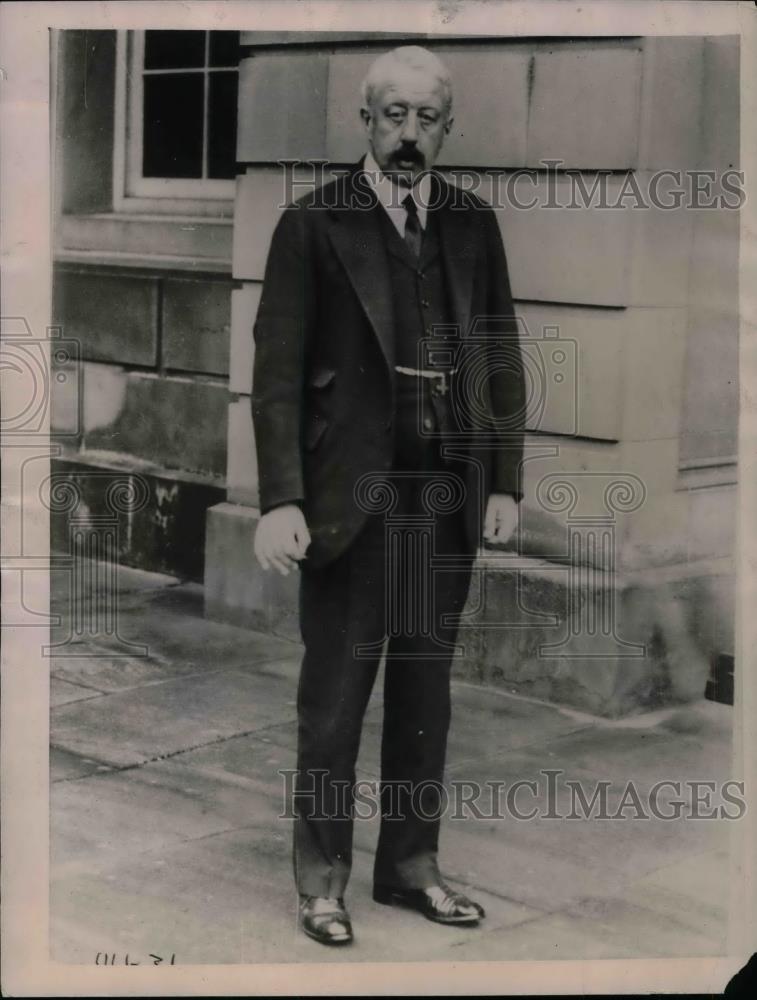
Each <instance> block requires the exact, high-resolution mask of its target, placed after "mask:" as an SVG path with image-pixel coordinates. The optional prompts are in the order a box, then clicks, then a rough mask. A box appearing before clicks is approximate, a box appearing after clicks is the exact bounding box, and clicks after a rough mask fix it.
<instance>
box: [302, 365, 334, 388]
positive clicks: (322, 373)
mask: <svg viewBox="0 0 757 1000" xmlns="http://www.w3.org/2000/svg"><path fill="white" fill-rule="evenodd" d="M335 377H336V372H335V371H334V369H333V368H316V370H315V371H314V372H313V373H312V374H311V375H310V377H309V378H308V385H311V386H312V387H313V388H314V389H325V388H326V386H328V385H331V383H332V382H333V381H334V378H335Z"/></svg>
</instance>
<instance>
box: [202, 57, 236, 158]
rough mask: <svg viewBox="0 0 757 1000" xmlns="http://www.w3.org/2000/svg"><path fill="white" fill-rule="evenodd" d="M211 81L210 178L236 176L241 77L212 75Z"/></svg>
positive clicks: (229, 74) (209, 105)
mask: <svg viewBox="0 0 757 1000" xmlns="http://www.w3.org/2000/svg"><path fill="white" fill-rule="evenodd" d="M208 79H209V81H210V92H209V94H208V117H209V131H208V177H216V178H228V177H234V176H235V175H236V158H237V79H238V74H237V73H236V72H234V73H211V74H210V75H209V77H208Z"/></svg>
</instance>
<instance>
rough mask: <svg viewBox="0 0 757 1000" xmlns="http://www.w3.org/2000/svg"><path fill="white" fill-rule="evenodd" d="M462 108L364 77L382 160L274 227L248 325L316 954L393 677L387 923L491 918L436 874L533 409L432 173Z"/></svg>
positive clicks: (495, 279)
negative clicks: (397, 914)
mask: <svg viewBox="0 0 757 1000" xmlns="http://www.w3.org/2000/svg"><path fill="white" fill-rule="evenodd" d="M451 108H452V89H451V83H450V78H449V74H448V73H447V71H446V69H445V67H444V65H443V64H442V63H441V62H440V60H439V59H438V58H437V57H436V56H435V55H433V54H432V53H431V52H429V51H427V50H425V49H422V48H419V47H417V46H403V47H401V48H397V49H395V50H393V51H391V52H388V53H386V54H384V55H382V56H381V57H380V58H378V59H377V60H376V61H375V62H374V63H373V65H372V66H371V68H370V70H369V72H368V75H367V77H366V79H365V81H364V84H363V104H362V107H361V109H360V115H361V118H362V121H363V124H364V126H365V132H366V137H367V142H368V147H369V150H368V152H367V154H366V156H365V157H364V159H363V160H362V161H361V162H360V163H359V164H358V165H357V166H355V167H354V168H352V169H351V170H350V171H349V173H348V174H347V175H345V176H342V177H340V178H339V179H338V180H336V181H334V182H332V183H330V184H327V185H325V186H324V187H323V188H321V189H320V190H319V191H316V192H313V193H311V194H309V195H308V196H306V197H305V198H303V199H301V200H300V201H298V202H296V203H295V204H294V205H291V206H290V207H289V208H288V209H287V210H286V211H285V212H284V213H283V215H282V218H281V219H280V221H279V224H278V226H277V228H276V231H275V233H274V236H273V240H272V243H271V248H270V253H269V258H268V264H267V268H266V274H265V282H264V286H263V293H262V297H261V301H260V307H259V311H258V316H257V320H256V324H255V342H256V354H255V368H254V377H253V400H252V407H253V418H254V426H255V436H256V442H257V451H258V467H259V478H260V504H261V518H260V522H259V524H258V529H257V534H256V537H255V551H256V555H257V557H258V560H259V561H260V563H261V565H262V566H263V567H264V568H265V569H269V568H275V569H277V570H278V571H280V572H281V573H284V574H286V573H288V572H289V571H290V570H292V569H293V568H295V567H299V569H300V627H301V632H302V638H303V641H304V645H305V655H304V658H303V662H302V668H301V674H300V682H299V689H298V699H297V711H298V722H299V726H298V750H297V777H296V784H295V794H294V806H295V816H296V818H295V825H294V845H293V854H294V869H295V879H296V884H297V889H298V892H299V895H300V919H301V924H302V927H303V929H304V931H305V933H307V934H308V935H309V936H311V937H313V938H315V939H316V940H318V941H320V942H323V943H326V944H339V943H345V942H349V941H351V940H352V927H351V923H350V918H349V915H348V913H347V910H346V908H345V904H344V893H345V888H346V885H347V880H348V878H349V874H350V868H351V862H352V835H353V806H354V784H355V764H356V759H357V754H358V748H359V743H360V735H361V729H362V722H363V716H364V713H365V709H366V705H367V702H368V699H369V696H370V693H371V689H372V686H373V683H374V680H375V676H376V672H377V668H378V665H379V661H380V659H381V656H382V653H385V657H386V660H385V683H384V719H383V737H382V748H381V797H380V801H381V813H382V820H381V829H380V835H379V841H378V846H377V850H376V858H375V866H374V877H373V886H374V888H373V894H374V899H375V900H376V901H377V902H379V903H385V904H394V903H399V904H404V905H405V906H409V907H411V908H413V909H416V910H418V911H419V912H420V913H422V914H423V915H424V916H425V917H427V918H429V919H430V920H434V921H437V922H439V923H445V924H476V923H477V922H478V921H479V920H480V919H481V918H482V917H483V916H484V911H483V909H482V907H481V906H480V905H478V904H477V903H475V902H472V901H471V900H470V899H468V898H467V897H466V896H464V895H462V894H461V893H460V892H457V891H454V890H453V889H452V888H450V887H449V886H448V885H446V884H445V882H444V881H443V878H442V875H441V872H440V869H439V865H438V859H437V854H438V840H439V825H440V813H441V811H442V808H441V807H442V803H443V798H444V797H443V794H442V793H443V787H442V781H443V776H444V762H445V755H446V742H447V730H448V726H449V720H450V668H451V663H452V660H453V657H454V656H455V655H460V654H461V653H462V652H464V644H456V632H457V629H456V625H455V619H456V618H459V615H460V613H461V611H462V608H463V605H464V603H465V599H466V595H467V591H468V586H469V582H470V575H471V569H472V564H473V560H474V557H475V553H476V551H477V549H478V547H479V545H480V544H481V541H482V538H486V539H487V540H489V541H494V542H504V541H506V540H507V539H508V538H509V536H510V535H511V533H512V532H513V530H514V528H515V524H516V520H517V502H518V501H519V500H520V498H521V495H522V494H521V486H520V461H521V451H522V423H523V410H524V385H523V372H522V366H521V360H520V353H519V348H518V342H517V335H516V325H515V320H514V317H513V306H512V300H511V295H510V287H509V280H508V273H507V265H506V262H505V254H504V250H503V247H502V242H501V237H500V234H499V229H498V227H497V223H496V220H495V217H494V214H493V212H492V210H491V209H490V208H489V207H488V206H487V205H485V203H483V202H482V201H481V200H479V199H478V198H477V197H475V196H474V195H472V194H470V193H467V192H463V191H462V189H460V188H456V187H454V186H452V185H449V184H447V182H445V180H444V179H443V178H442V177H441V175H440V174H438V173H437V172H435V171H433V170H431V168H432V166H433V164H434V162H435V161H436V159H437V157H438V154H439V151H440V150H441V148H442V143H443V141H444V138H445V136H446V135H448V134H449V131H450V129H451V127H452V117H451Z"/></svg>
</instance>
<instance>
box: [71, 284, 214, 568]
mask: <svg viewBox="0 0 757 1000" xmlns="http://www.w3.org/2000/svg"><path fill="white" fill-rule="evenodd" d="M231 287H232V286H231V282H230V280H229V279H228V278H225V277H223V276H219V275H202V274H199V275H198V274H194V275H191V276H190V275H185V274H181V273H171V272H169V273H166V272H165V271H158V270H152V271H151V270H147V269H144V270H143V269H136V270H135V269H133V268H132V269H128V270H127V269H117V268H113V267H110V268H108V267H102V266H97V265H95V266H89V265H82V264H61V265H59V266H58V267H57V268H56V271H55V281H54V293H53V323H54V325H56V326H58V327H60V328H61V332H62V334H63V336H64V337H65V339H66V341H68V342H71V341H74V342H75V344H76V351H77V354H78V362H77V372H76V373H75V375H74V373H73V372H72V371H70V370H69V372H68V373H65V372H63V373H64V374H68V375H69V376H70V377H67V378H66V379H65V381H63V382H60V383H56V390H55V407H54V414H53V433H54V436H55V439H56V440H57V442H58V444H59V446H60V449H61V453H60V460H59V461H57V462H55V463H54V468H55V470H56V475H57V476H59V478H60V480H61V482H63V481H71V482H76V481H78V480H80V482H81V485H82V488H83V489H84V490H85V494H86V496H87V499H86V501H85V502H86V503H87V504H88V506H89V507H90V508H91V509H92V510H93V511H97V510H98V500H97V496H98V494H96V493H95V494H92V491H91V489H90V488H89V485H88V484H89V483H90V480H91V478H92V477H91V475H90V473H91V471H92V470H98V471H99V472H102V471H103V470H105V469H108V468H110V469H112V470H114V472H117V473H119V474H123V473H124V472H128V473H130V474H131V475H133V476H140V477H142V480H143V481H144V484H145V487H146V488H147V489H148V490H149V493H150V502H149V503H148V504H147V507H146V509H147V511H148V513H144V512H143V513H142V514H141V515H140V517H137V518H135V519H134V522H133V524H131V525H130V535H129V537H130V543H129V545H128V546H127V547H126V548H124V549H123V550H122V551H121V552H120V553H119V558H120V560H121V561H123V562H126V563H129V564H131V565H138V566H142V567H144V568H149V569H154V570H160V571H163V572H173V573H176V574H178V575H181V576H189V577H191V578H193V579H197V580H200V579H202V576H203V572H204V535H205V513H206V510H207V509H208V507H209V506H211V505H213V504H215V503H218V502H219V500H223V499H225V496H226V472H227V409H228V398H229V397H228V372H229V341H230V337H229V333H230V324H231ZM53 365H54V368H56V369H57V368H59V367H61V368H62V369H66V368H68V369H71V362H70V361H65V362H64V363H63V364H62V366H61V365H60V364H59V363H58V362H56V361H55V357H54V356H53ZM77 470H78V471H77ZM77 477H78V480H77ZM95 480H96V481H97V482H98V483H99V482H100V479H98V478H97V477H95ZM59 522H60V518H58V522H57V523H56V525H55V528H54V532H53V539H54V541H55V542H56V543H57V544H61V545H63V544H64V543H65V538H64V536H65V530H64V526H61V524H60V523H59Z"/></svg>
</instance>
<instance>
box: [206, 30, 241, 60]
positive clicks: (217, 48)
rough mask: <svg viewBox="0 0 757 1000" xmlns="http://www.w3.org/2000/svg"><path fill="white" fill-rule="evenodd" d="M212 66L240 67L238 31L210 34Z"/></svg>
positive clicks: (213, 32)
mask: <svg viewBox="0 0 757 1000" xmlns="http://www.w3.org/2000/svg"><path fill="white" fill-rule="evenodd" d="M210 65H211V66H238V65H239V32H238V31H211V32H210Z"/></svg>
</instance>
